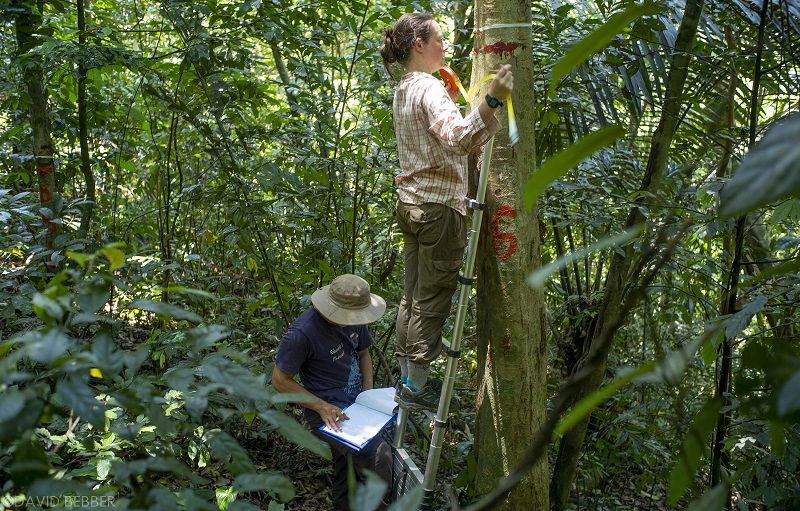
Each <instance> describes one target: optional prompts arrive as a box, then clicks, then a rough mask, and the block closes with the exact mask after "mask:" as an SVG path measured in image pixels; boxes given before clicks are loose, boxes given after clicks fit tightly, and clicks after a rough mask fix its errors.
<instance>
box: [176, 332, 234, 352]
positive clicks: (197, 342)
mask: <svg viewBox="0 0 800 511" xmlns="http://www.w3.org/2000/svg"><path fill="white" fill-rule="evenodd" d="M230 334H231V333H230V331H229V330H228V329H227V328H226V327H224V326H222V325H208V326H201V327H197V328H193V329H191V330H189V331H188V332H186V337H187V339H188V340H189V341H191V343H192V352H193V353H200V352H201V351H203V350H204V349H206V348H208V347H209V346H211V345H212V344H214V343H215V342H217V341H221V340H222V339H224V338H226V337H228V336H229V335H230Z"/></svg>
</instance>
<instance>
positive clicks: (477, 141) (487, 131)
mask: <svg viewBox="0 0 800 511" xmlns="http://www.w3.org/2000/svg"><path fill="white" fill-rule="evenodd" d="M423 103H424V107H425V111H426V112H427V115H428V133H430V134H431V135H433V136H435V137H436V138H438V139H439V140H441V141H442V143H443V144H444V146H445V147H447V148H449V149H451V150H453V151H455V152H457V153H459V154H469V153H470V152H471V151H472V150H473V149H475V148H477V147H481V146H482V145H483V144H485V143H486V142H487V141H488V140H489V138H490V137H491V136H492V135H494V134H495V133H497V132H498V131H499V129H500V123H499V122H498V121H497V119H496V118H495V117H494V116H492V117H491V119H490V121H489V123H488V124H486V123H484V122H483V119H482V118H481V115H480V112H479V111H478V109H477V108H473V109H472V111H471V112H470V113H469V114H467V116H466V117H462V116H461V113H460V112H459V111H458V107H456V105H455V104H454V103H453V102H452V101H451V100H450V98H449V97H448V96H447V91H446V90H445V88H444V86H442V85H441V83H438V82H436V83H435V84H434V85H432V86H431V88H430V89H429V90H428V92H427V94H425V95H424V96H423Z"/></svg>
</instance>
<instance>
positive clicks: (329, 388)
mask: <svg viewBox="0 0 800 511" xmlns="http://www.w3.org/2000/svg"><path fill="white" fill-rule="evenodd" d="M311 303H312V305H313V307H311V308H309V309H308V310H307V311H305V312H304V313H303V314H301V315H300V317H299V318H297V320H295V322H294V323H292V325H291V326H290V327H289V329H288V330H287V331H286V333H285V334H284V335H283V338H282V339H281V342H280V346H279V347H278V355H277V357H276V358H275V369H274V370H273V371H272V386H273V387H274V388H275V390H277V391H278V392H286V393H297V394H307V395H308V397H309V401H308V402H304V403H301V404H302V405H303V406H304V407H305V410H304V412H305V417H306V422H307V423H308V426H309V428H311V431H313V432H314V434H315V435H317V436H318V437H319V438H320V439H322V440H323V441H325V442H326V443H327V444H328V445H330V447H331V453H332V454H333V476H332V477H331V491H332V498H333V504H334V509H335V510H337V511H340V510H349V509H350V507H349V504H348V498H347V466H348V458H350V459H351V460H352V463H353V466H354V467H355V468H356V475H357V477H358V478H359V480H363V475H362V474H361V473H360V472H361V470H363V469H369V470H372V471H373V472H375V473H377V474H378V475H379V476H380V477H381V478H382V479H383V480H384V481H386V483H387V484H388V485H389V487H391V484H392V454H391V446H390V445H389V443H388V442H387V441H386V440H384V439H383V437H382V435H378V436H377V437H376V438H375V439H373V440H372V441H371V442H370V443H369V444H367V446H365V447H364V448H363V449H362V450H361V451H360V452H359V451H355V450H353V449H351V448H350V447H347V446H346V445H344V444H342V443H340V442H337V441H336V440H334V439H332V438H330V437H328V436H327V435H323V434H322V433H320V432H319V427H320V426H321V425H322V424H323V423H324V424H326V425H327V426H328V427H330V428H332V429H334V430H337V431H340V430H341V429H342V428H341V426H340V422H341V421H343V420H347V416H346V415H345V414H344V413H343V412H342V409H343V408H346V407H347V406H349V405H351V404H352V403H353V402H354V401H355V398H356V396H358V394H359V393H360V392H362V391H364V390H369V389H371V388H372V385H373V382H372V377H373V372H372V358H371V357H370V354H369V347H370V346H371V345H372V336H371V335H370V333H369V330H368V329H367V326H366V325H368V324H369V323H372V322H374V321H376V320H378V319H379V318H380V317H381V316H382V315H383V313H384V311H385V310H386V302H385V301H384V300H383V298H381V297H380V296H378V295H376V294H373V293H370V289H369V284H368V283H367V282H366V281H365V280H364V279H362V278H361V277H359V276H357V275H350V274H345V275H340V276H339V277H337V278H335V279H334V280H333V281H332V282H331V284H330V285H328V286H324V287H322V288H321V289H318V290H317V291H315V292H314V294H313V295H312V296H311ZM296 374H299V375H300V382H301V383H297V382H296V381H295V380H294V379H293V378H294V376H295V375H296ZM384 499H385V500H388V497H384Z"/></svg>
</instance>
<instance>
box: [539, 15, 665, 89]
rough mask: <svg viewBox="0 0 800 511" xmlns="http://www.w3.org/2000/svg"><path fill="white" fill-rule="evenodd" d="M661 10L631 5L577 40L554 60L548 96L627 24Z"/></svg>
mask: <svg viewBox="0 0 800 511" xmlns="http://www.w3.org/2000/svg"><path fill="white" fill-rule="evenodd" d="M661 10H662V8H661V7H659V6H657V5H654V4H645V5H633V6H631V7H628V8H627V9H626V10H624V11H622V12H619V13H617V14H614V15H613V16H611V17H610V18H608V21H607V22H605V23H603V25H601V26H600V28H598V29H597V30H595V31H594V32H592V33H591V34H589V35H588V36H586V37H584V38H583V39H581V40H580V41H578V42H577V43H576V44H575V45H573V46H572V48H570V49H569V51H567V53H566V54H565V55H564V56H563V57H561V58H560V59H559V60H558V62H556V64H555V65H554V66H553V71H552V73H551V75H550V86H549V88H548V96H551V97H552V96H555V92H556V88H557V87H558V84H559V82H561V79H562V78H564V77H565V76H567V75H568V74H569V73H570V72H571V71H572V70H573V69H575V68H576V67H578V66H579V65H581V64H582V63H583V62H584V61H585V60H586V59H588V58H589V57H591V56H592V55H594V54H595V53H597V52H599V51H600V50H602V49H603V48H605V47H606V46H608V45H609V44H610V43H611V41H612V40H613V39H614V37H616V36H617V35H618V34H620V33H621V32H622V31H623V30H625V28H626V27H627V26H628V25H630V24H631V23H633V22H634V21H636V20H637V19H639V18H640V17H642V16H647V15H650V14H656V13H658V12H660V11H661Z"/></svg>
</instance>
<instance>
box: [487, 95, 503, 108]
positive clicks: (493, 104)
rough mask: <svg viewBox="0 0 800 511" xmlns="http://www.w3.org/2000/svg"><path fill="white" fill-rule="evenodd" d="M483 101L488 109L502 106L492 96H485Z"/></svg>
mask: <svg viewBox="0 0 800 511" xmlns="http://www.w3.org/2000/svg"><path fill="white" fill-rule="evenodd" d="M484 99H486V104H487V105H489V108H497V107H498V106H503V105H504V103H503V102H502V101H500V100H499V99H497V98H496V97H494V96H492V95H491V94H487V95H486V97H485V98H484Z"/></svg>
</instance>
